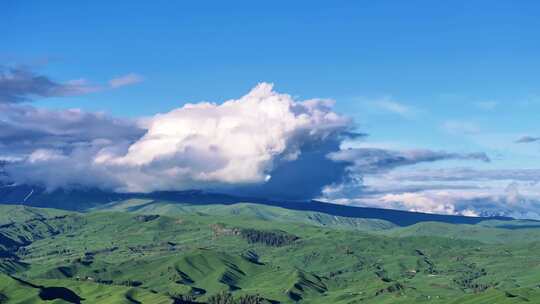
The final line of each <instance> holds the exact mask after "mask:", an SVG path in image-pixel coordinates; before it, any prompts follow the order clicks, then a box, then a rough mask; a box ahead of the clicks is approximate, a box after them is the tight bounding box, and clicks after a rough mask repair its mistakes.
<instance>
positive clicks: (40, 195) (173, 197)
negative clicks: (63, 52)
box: [0, 185, 511, 226]
mask: <svg viewBox="0 0 540 304" xmlns="http://www.w3.org/2000/svg"><path fill="white" fill-rule="evenodd" d="M0 187H1V188H0V202H1V203H5V204H25V205H28V206H33V207H46V208H58V209H66V210H77V211H84V210H87V209H89V208H92V207H95V206H99V205H102V204H106V203H110V202H114V201H121V200H126V199H132V198H145V199H152V200H159V201H169V202H175V203H179V204H195V205H208V204H224V205H232V204H236V203H240V202H250V203H255V204H262V205H269V206H276V207H282V208H286V209H290V210H299V211H315V212H321V213H326V214H330V215H336V216H343V217H351V218H368V219H382V220H386V221H389V222H392V223H394V224H396V225H399V226H409V225H413V224H416V223H420V222H427V221H433V222H444V223H452V224H476V223H478V222H480V221H483V220H486V218H483V217H466V216H454V215H441V214H427V213H419V212H408V211H400V210H390V209H378V208H365V207H353V206H345V205H337V204H331V203H323V202H319V201H303V202H298V201H277V200H275V201H274V200H271V199H261V198H251V197H237V196H233V195H227V194H220V193H209V192H204V191H197V190H192V191H170V192H152V193H114V192H107V191H102V190H97V189H85V190H55V191H51V192H48V191H46V190H45V189H43V188H40V187H33V186H27V185H20V186H6V185H4V186H0ZM149 204H151V202H150V203H149ZM489 219H497V220H511V218H508V217H490V218H489Z"/></svg>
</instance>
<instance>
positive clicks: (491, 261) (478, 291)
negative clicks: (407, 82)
mask: <svg viewBox="0 0 540 304" xmlns="http://www.w3.org/2000/svg"><path fill="white" fill-rule="evenodd" d="M0 214H2V216H0V221H1V223H2V226H0V256H1V260H0V271H1V273H2V274H1V275H0V303H43V301H44V298H49V299H50V302H49V303H245V304H248V303H343V304H345V303H486V304H488V303H489V304H491V303H540V255H539V254H538V252H540V229H539V228H537V227H536V222H532V221H510V222H508V221H506V222H499V221H485V222H481V223H479V224H476V225H453V224H442V223H435V222H424V223H418V224H415V225H412V226H408V227H398V226H396V225H394V224H392V223H389V222H386V221H382V220H376V219H369V220H368V219H351V218H346V217H335V216H331V215H327V214H323V213H317V212H309V211H291V210H286V209H283V208H278V207H270V206H261V205H254V204H249V203H242V204H234V205H217V204H216V205H187V204H174V203H169V202H154V201H148V200H129V201H123V202H116V203H111V204H109V205H105V206H102V207H100V208H97V209H94V210H92V211H91V212H87V213H75V212H66V211H61V210H53V209H37V208H29V207H22V206H16V205H13V206H8V205H0ZM229 295H230V296H231V298H234V299H233V300H231V298H229ZM248 295H250V296H251V297H247V296H248Z"/></svg>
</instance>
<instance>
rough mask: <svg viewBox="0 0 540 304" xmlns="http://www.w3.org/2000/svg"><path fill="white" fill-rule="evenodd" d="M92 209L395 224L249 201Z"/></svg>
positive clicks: (337, 224) (137, 203)
mask: <svg viewBox="0 0 540 304" xmlns="http://www.w3.org/2000/svg"><path fill="white" fill-rule="evenodd" d="M92 210H94V211H122V212H130V213H137V214H160V215H169V216H175V215H186V214H198V215H212V216H225V217H230V216H234V217H243V218H245V219H257V220H264V221H278V222H294V223H304V224H310V225H315V226H324V227H333V228H343V229H354V230H364V231H376V230H386V229H390V228H394V227H397V226H396V225H395V224H393V223H391V222H388V221H385V220H379V219H364V218H353V217H343V216H335V215H329V214H326V213H321V212H314V211H297V210H289V209H285V208H281V207H275V206H267V205H260V204H253V203H236V204H231V205H223V204H210V205H196V204H187V203H185V204H179V203H175V202H168V201H154V200H149V199H130V200H125V201H119V202H113V203H109V204H105V205H102V206H99V207H96V208H94V209H92Z"/></svg>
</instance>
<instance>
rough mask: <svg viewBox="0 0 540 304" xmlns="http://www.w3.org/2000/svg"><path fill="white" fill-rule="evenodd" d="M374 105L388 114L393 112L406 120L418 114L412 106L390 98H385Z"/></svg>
mask: <svg viewBox="0 0 540 304" xmlns="http://www.w3.org/2000/svg"><path fill="white" fill-rule="evenodd" d="M374 104H375V105H376V106H377V107H379V108H381V109H383V110H385V111H387V112H391V113H394V114H397V115H400V116H402V117H405V118H411V117H413V116H414V115H415V114H416V110H414V109H413V108H411V107H410V106H407V105H405V104H403V103H399V102H397V101H394V100H391V99H390V98H383V99H381V100H378V101H375V103H374Z"/></svg>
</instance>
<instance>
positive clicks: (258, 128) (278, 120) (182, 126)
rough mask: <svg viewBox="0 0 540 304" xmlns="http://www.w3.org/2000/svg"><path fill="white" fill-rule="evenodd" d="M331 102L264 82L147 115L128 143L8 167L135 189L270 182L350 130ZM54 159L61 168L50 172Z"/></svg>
mask: <svg viewBox="0 0 540 304" xmlns="http://www.w3.org/2000/svg"><path fill="white" fill-rule="evenodd" d="M332 105H333V102H332V101H329V100H320V99H312V100H306V101H297V100H294V99H293V98H292V97H291V96H290V95H287V94H280V93H276V92H275V91H273V88H272V85H271V84H268V83H261V84H259V85H257V86H256V87H255V88H254V89H253V90H251V91H250V92H249V93H248V94H247V95H245V96H243V97H241V98H240V99H236V100H229V101H226V102H224V103H222V104H215V103H208V102H201V103H197V104H187V105H185V106H183V107H181V108H178V109H175V110H173V111H170V112H168V113H164V114H158V115H156V116H154V117H153V118H150V119H148V118H147V119H146V120H145V123H144V125H145V127H147V131H146V134H144V135H143V136H142V137H141V138H139V139H138V140H136V141H135V142H132V143H131V144H130V145H129V146H128V147H126V145H125V143H126V142H125V141H122V142H121V143H122V144H121V145H119V144H117V143H115V142H113V143H111V142H110V141H99V142H97V141H96V142H92V143H87V145H86V146H85V147H76V148H75V149H72V150H71V151H58V152H57V151H53V150H39V151H36V152H34V153H33V154H31V155H32V156H31V157H29V158H28V159H27V162H26V163H25V164H24V165H19V166H9V167H8V169H10V171H9V173H11V174H12V176H13V177H15V178H17V177H19V180H18V181H22V182H38V181H39V182H41V183H44V184H46V185H49V186H52V187H56V186H58V185H62V184H63V183H65V182H66V181H69V183H72V184H76V183H77V182H79V183H81V184H83V185H87V184H88V181H89V180H93V181H92V182H91V185H96V184H98V185H102V184H103V183H100V182H98V181H104V182H107V183H110V185H111V186H110V187H114V189H115V190H117V191H128V192H134V191H135V192H139V191H141V192H147V191H154V190H185V189H193V188H197V189H208V188H212V189H214V188H223V187H229V186H231V187H232V186H239V185H247V184H264V183H268V182H270V181H271V178H272V172H273V169H274V167H275V166H276V165H279V164H283V163H289V162H296V161H297V160H299V159H300V157H301V156H302V153H303V149H304V148H306V147H314V146H317V145H324V143H334V142H338V141H340V140H341V136H342V135H343V134H344V133H347V132H349V131H350V130H351V127H352V124H351V120H350V119H348V118H346V117H344V116H341V115H338V114H336V113H334V112H333V111H332V110H331V107H332ZM332 145H333V144H332ZM336 149H337V145H336ZM53 152H54V153H53ZM62 153H63V154H62ZM58 154H60V155H58ZM324 155H325V154H323V155H322V156H321V158H324ZM53 156H54V157H53ZM60 156H63V157H64V159H61V158H60ZM72 160H73V161H72ZM322 161H324V159H323V160H322ZM53 165H54V166H56V167H57V168H60V167H61V170H55V171H58V172H57V173H56V174H53V175H51V174H47V167H49V166H53ZM25 166H26V167H25ZM36 166H39V170H38V169H37V168H36ZM336 166H337V167H340V166H341V165H336ZM49 169H50V168H49ZM81 172H86V174H81ZM92 174H94V175H95V176H94V177H93V179H92V178H91V177H90V176H91V175H92ZM79 175H84V176H81V177H78V176H79Z"/></svg>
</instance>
